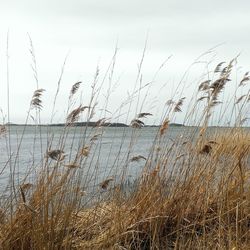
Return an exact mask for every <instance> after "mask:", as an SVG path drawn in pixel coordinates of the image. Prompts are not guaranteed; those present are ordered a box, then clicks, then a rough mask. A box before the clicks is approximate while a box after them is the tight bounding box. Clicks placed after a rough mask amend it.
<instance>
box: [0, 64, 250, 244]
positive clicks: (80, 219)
mask: <svg viewBox="0 0 250 250" xmlns="http://www.w3.org/2000/svg"><path fill="white" fill-rule="evenodd" d="M232 64H233V61H231V62H230V63H229V64H228V65H227V66H225V68H221V65H222V64H220V65H218V66H217V67H216V69H215V73H219V75H218V77H217V78H216V79H215V80H213V81H212V80H211V81H210V80H206V81H204V82H202V83H201V84H200V85H199V88H198V93H199V94H200V95H201V96H200V98H199V100H197V103H198V102H199V101H200V100H205V105H204V107H203V108H202V112H201V113H202V114H203V115H202V116H201V119H200V120H199V121H197V123H199V124H200V125H199V127H196V130H197V131H196V133H195V134H194V136H193V137H190V138H188V139H185V140H183V137H182V134H180V136H179V137H178V138H177V139H176V140H175V141H174V142H173V144H172V145H171V146H169V145H168V144H167V143H166V136H167V134H168V131H169V129H170V128H169V122H170V121H171V118H172V117H173V116H174V115H175V114H176V113H177V112H180V111H181V108H182V105H183V101H184V99H183V98H180V99H179V100H177V101H173V100H171V101H169V102H168V104H167V111H166V112H165V116H164V118H163V119H162V124H161V126H160V127H159V131H158V133H157V135H156V138H155V142H154V146H153V147H152V150H151V152H150V154H149V155H148V156H145V155H144V156H142V155H137V156H133V155H131V152H130V150H129V149H128V157H127V160H125V161H124V166H120V168H121V169H124V171H122V173H121V176H118V177H117V176H116V177H114V176H112V177H110V176H107V179H104V180H102V181H101V182H99V181H98V183H96V184H97V185H98V186H99V188H98V189H96V190H95V192H91V193H87V192H86V190H85V189H84V187H86V183H85V182H83V181H82V174H83V172H84V171H87V172H88V169H90V168H91V167H94V166H86V164H90V163H88V161H86V159H88V157H90V153H91V150H94V143H95V142H96V140H101V138H102V136H101V135H99V132H98V131H100V129H101V127H102V123H103V122H105V119H103V120H100V121H99V122H98V123H97V126H96V128H95V130H94V131H96V132H95V133H94V134H93V135H91V138H90V140H87V139H86V137H84V138H83V139H82V140H79V141H80V142H81V143H79V144H77V150H76V152H73V151H71V152H70V155H71V157H70V158H71V161H69V162H65V157H66V156H65V153H64V151H63V150H64V144H65V140H66V139H67V133H68V129H69V128H70V127H72V126H73V124H74V122H75V121H77V119H78V118H79V116H80V114H81V113H82V112H85V111H86V110H87V112H88V119H91V118H92V112H93V110H92V108H91V107H93V106H95V105H93V103H90V105H88V106H82V105H81V106H79V107H77V108H74V109H72V110H69V112H68V114H67V119H66V126H65V129H64V130H63V134H62V135H61V138H60V140H59V144H58V148H54V149H52V148H51V147H50V146H48V148H47V149H46V155H45V157H44V158H43V161H42V166H41V167H40V172H39V174H38V175H37V179H36V181H35V183H32V184H31V183H28V182H27V181H26V180H24V181H23V182H22V184H21V185H19V186H17V185H15V183H14V185H12V183H11V185H10V186H12V188H11V190H12V195H10V196H9V197H6V198H5V201H4V202H2V207H1V211H0V224H1V225H0V246H1V248H2V249H249V246H250V179H249V178H250V172H249V155H250V134H249V129H246V128H243V127H242V124H243V123H242V119H243V118H242V119H240V120H239V119H238V117H242V116H243V110H244V108H247V107H249V92H247V94H246V95H245V96H244V97H243V98H242V99H241V100H240V101H239V100H236V101H235V103H234V105H233V106H234V107H235V109H236V108H237V110H238V111H239V112H238V113H236V114H234V115H235V116H236V118H237V119H236V121H237V123H236V124H235V125H234V126H232V127H231V128H228V129H227V130H226V132H221V131H222V130H221V129H218V130H216V129H214V130H213V131H214V132H213V133H210V132H209V127H208V125H209V119H210V117H211V114H212V112H213V111H214V109H216V107H217V105H218V99H219V95H220V93H221V92H223V91H224V88H225V86H226V84H227V82H228V81H229V77H230V74H231V70H232V68H233V65H232ZM247 77H248V76H247V75H245V76H244V78H243V80H244V79H245V80H244V81H241V82H240V84H241V85H243V84H244V85H245V84H248V83H247V81H248V79H246V78H247ZM78 88H79V83H77V84H75V85H74V86H73V87H72V90H71V97H70V98H72V96H73V95H74V94H75V92H76V91H77V90H78ZM42 93H43V91H42V90H36V91H35V93H34V96H33V98H32V102H31V105H32V106H34V107H36V108H37V109H38V110H39V109H40V108H41V102H40V100H41V96H42ZM203 97H204V98H203ZM244 98H245V99H244ZM93 100H94V98H93ZM240 102H243V103H242V104H241V103H240ZM239 104H241V106H239ZM239 107H240V108H239ZM191 110H192V109H191ZM195 112H198V111H197V110H196V111H195V109H194V110H193V111H192V113H190V114H189V116H188V117H189V118H190V120H191V116H192V115H194V116H195V115H196V114H195ZM148 115H150V114H149V113H139V114H138V115H137V117H136V118H135V119H133V121H132V122H131V129H133V130H134V132H133V133H135V134H136V131H137V130H138V129H140V128H141V127H143V117H145V116H148ZM142 129H143V128H142ZM2 131H3V133H4V132H6V131H5V130H4V129H3V130H2ZM84 131H85V132H86V130H85V128H83V134H84ZM135 134H133V135H135ZM133 138H134V137H133ZM133 138H132V139H133ZM49 139H50V138H48V141H49ZM49 145H50V144H49ZM131 145H132V144H131ZM95 153H96V152H95ZM131 161H145V164H144V168H143V170H142V171H141V174H140V175H139V176H138V178H137V180H136V181H135V182H134V184H131V185H134V186H133V187H132V188H131V187H127V190H130V192H127V191H126V185H125V184H124V183H125V182H126V171H125V169H126V167H127V165H128V163H129V162H131ZM12 167H13V166H12ZM115 178H116V179H115ZM92 179H94V180H98V178H97V177H95V176H94V177H92Z"/></svg>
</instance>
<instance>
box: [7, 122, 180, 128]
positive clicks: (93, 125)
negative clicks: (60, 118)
mask: <svg viewBox="0 0 250 250" xmlns="http://www.w3.org/2000/svg"><path fill="white" fill-rule="evenodd" d="M4 125H5V126H49V127H64V126H66V123H53V124H18V123H6V124H4ZM71 126H74V127H84V126H88V127H96V126H97V122H76V123H73V124H71ZM160 126H161V125H145V126H144V127H155V128H158V127H160ZM169 126H171V127H185V125H184V124H180V123H170V124H169ZM102 127H120V128H122V127H129V125H127V124H125V123H117V122H113V123H103V124H102Z"/></svg>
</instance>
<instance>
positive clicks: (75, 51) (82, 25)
mask: <svg viewBox="0 0 250 250" xmlns="http://www.w3.org/2000/svg"><path fill="white" fill-rule="evenodd" d="M249 9H250V1H247V0H246V1H244V0H239V1H235V0H228V1H224V0H222V1H215V0H210V1H200V0H190V1H180V0H154V1H153V0H144V1H141V0H127V1H119V0H106V1H100V0H99V1H97V0H71V1H66V0H61V1H55V0H50V1H49V0H42V1H38V0H34V1H27V0H22V1H11V0H9V1H3V0H0V108H1V110H2V115H1V116H2V117H3V118H5V120H6V119H7V113H8V112H7V103H8V101H7V96H8V95H7V84H6V82H7V75H8V76H9V97H10V98H9V110H10V121H12V122H15V123H23V122H24V121H25V118H26V115H27V111H28V109H29V104H30V100H31V97H32V94H33V92H34V90H35V89H36V88H37V84H36V81H35V79H34V72H33V70H32V68H31V65H32V64H33V63H32V55H31V53H30V51H29V50H30V48H31V45H30V40H29V39H30V38H31V40H32V44H33V48H34V51H33V53H34V55H35V59H36V65H37V75H38V87H39V88H43V89H45V90H46V91H45V92H44V94H43V97H42V100H43V109H42V111H41V119H42V122H43V123H47V122H50V121H51V115H52V109H53V108H52V106H53V102H54V96H55V93H56V90H57V83H58V79H59V77H60V72H61V68H62V65H63V62H64V60H65V58H66V57H67V60H66V64H65V67H64V71H63V76H62V80H61V84H60V90H59V93H58V96H57V99H56V106H55V109H54V111H55V113H53V122H62V121H64V117H65V114H66V112H67V107H68V96H69V91H70V89H71V86H72V84H74V83H75V82H77V81H82V85H81V89H80V91H79V93H78V95H77V96H76V99H75V106H77V105H79V103H80V101H81V102H82V103H83V105H88V102H89V99H90V95H91V94H90V93H91V90H92V89H91V85H92V83H93V79H94V76H95V72H96V68H97V67H98V68H99V71H100V75H99V83H98V84H101V83H102V79H103V77H104V75H105V72H106V71H107V68H108V66H109V64H110V63H111V61H112V57H113V55H114V52H115V49H116V48H117V55H116V60H115V67H114V73H113V75H112V84H113V85H112V86H113V87H112V91H111V92H112V93H110V98H109V103H108V104H107V105H105V95H106V93H108V89H109V86H110V85H109V84H110V82H109V79H110V77H109V76H110V73H108V77H107V79H106V80H105V81H104V83H103V85H102V90H101V92H100V95H99V99H100V100H98V101H99V106H98V108H97V111H96V117H94V118H93V119H96V120H97V119H99V118H100V117H101V116H102V115H105V116H108V114H110V113H105V114H104V113H102V111H101V110H102V107H105V108H106V109H107V110H108V111H109V112H111V113H115V112H116V111H117V110H119V107H120V106H121V105H122V103H124V101H126V98H128V96H129V95H130V94H131V93H132V92H133V91H134V89H137V88H138V86H139V84H140V82H138V81H137V85H135V84H136V79H137V72H138V65H139V64H140V60H141V58H142V53H143V50H144V48H145V46H146V50H145V55H144V61H143V65H142V70H141V73H142V80H141V85H142V86H144V85H146V84H147V83H151V85H150V87H148V86H147V87H145V88H144V89H143V90H142V92H141V96H140V97H139V104H138V105H136V103H135V104H133V105H134V106H133V105H132V109H131V110H130V114H129V119H132V118H133V117H134V116H135V113H136V112H139V111H143V112H151V113H152V114H153V116H152V117H151V118H150V120H148V122H149V123H157V121H158V120H159V119H160V118H161V115H162V107H163V106H164V103H165V102H166V101H167V100H168V99H169V98H172V96H173V95H176V98H177V97H178V98H179V97H182V96H184V95H185V96H186V97H187V98H191V97H192V95H193V91H194V89H196V88H197V84H198V80H199V79H200V78H199V77H200V76H201V75H202V74H203V73H204V64H202V62H203V61H210V60H211V61H212V64H213V63H214V65H216V64H217V63H219V62H221V61H229V60H231V59H232V58H234V57H235V56H237V55H238V54H239V53H240V56H239V59H238V64H239V72H240V73H239V74H243V73H244V72H245V71H248V70H249V69H250V61H249V58H250V33H249V30H250V15H249V14H250V11H249ZM7 34H8V35H7ZM7 36H8V60H7V57H6V54H7ZM29 37H30V38H29ZM210 48H213V52H212V53H209V54H206V55H205V56H204V57H202V58H199V56H200V55H201V54H203V53H205V52H207V51H209V49H210ZM197 58H199V60H198V61H201V63H198V64H197V65H196V64H195V65H194V66H192V67H190V65H192V63H193V62H194V61H195V60H196V59H197ZM7 62H8V67H9V70H8V74H7ZM161 66H162V67H161ZM159 68H160V70H158V69H159ZM187 69H189V70H188V73H187V74H185V72H186V70H187ZM156 73H157V74H156ZM180 81H183V82H184V84H185V87H183V88H180V89H179V90H177V91H176V92H175V88H176V87H177V86H178V83H179V82H180ZM143 91H144V92H143ZM145 95H146V96H147V100H145V101H143V100H144V96H145ZM136 98H137V97H136ZM79 100H80V101H79ZM136 100H138V99H136ZM32 112H34V111H32ZM126 112H127V111H126V109H124V110H122V111H118V112H116V113H115V114H113V115H112V119H115V117H120V118H119V119H120V120H119V121H126V122H127V120H126V117H127V114H126ZM183 118H184V114H180V115H179V117H177V118H176V120H177V121H179V122H181V120H182V119H183Z"/></svg>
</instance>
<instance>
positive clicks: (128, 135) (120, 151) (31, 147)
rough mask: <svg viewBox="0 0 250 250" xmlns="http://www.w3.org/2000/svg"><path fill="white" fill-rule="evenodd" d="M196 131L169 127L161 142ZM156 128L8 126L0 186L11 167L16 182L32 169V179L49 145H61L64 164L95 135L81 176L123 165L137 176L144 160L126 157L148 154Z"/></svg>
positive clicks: (1, 144)
mask: <svg viewBox="0 0 250 250" xmlns="http://www.w3.org/2000/svg"><path fill="white" fill-rule="evenodd" d="M196 130H197V129H196V128H192V127H170V128H169V129H168V131H167V136H166V138H164V142H163V143H164V144H165V145H169V146H171V145H172V144H173V142H174V141H176V140H177V138H180V136H181V138H182V140H186V139H190V138H191V137H192V136H194V134H195V131H196ZM210 130H211V131H213V130H214V129H210ZM221 130H225V128H223V129H221ZM157 131H158V128H156V127H145V128H142V129H136V130H134V129H132V128H128V127H126V128H108V127H106V128H102V130H97V129H93V128H88V129H87V130H85V128H81V127H74V128H70V129H69V130H67V131H66V133H65V131H64V128H63V127H35V126H26V127H23V126H11V127H9V132H8V133H7V134H6V136H2V137H0V187H4V186H5V185H6V184H7V183H8V181H9V178H10V167H11V168H12V169H14V170H15V171H14V172H15V176H14V178H15V180H16V183H17V184H19V183H20V182H21V180H22V179H23V178H24V177H25V176H26V175H27V173H28V171H30V172H31V174H30V176H29V178H28V180H29V181H31V182H32V178H34V177H35V175H36V173H37V172H39V171H40V169H41V165H42V161H43V160H44V158H45V155H46V151H47V149H48V148H49V147H50V149H59V148H60V145H64V147H63V150H64V152H65V153H66V154H67V156H66V158H65V163H69V162H70V161H72V159H73V157H74V156H75V154H76V152H77V149H78V147H79V145H90V140H91V138H92V139H93V137H94V138H95V136H96V138H97V140H95V141H94V144H93V147H92V148H91V150H90V154H89V156H88V158H87V163H86V164H85V165H86V166H88V167H87V168H86V169H85V170H84V169H83V170H82V173H83V175H84V174H85V175H86V176H85V178H90V177H89V176H97V177H98V178H99V180H101V179H103V178H106V177H108V176H114V175H119V174H120V173H121V172H122V171H123V170H124V166H126V175H127V176H128V177H132V178H133V177H136V176H137V175H138V174H139V173H140V172H141V170H142V168H143V166H144V161H143V160H141V161H139V162H129V160H128V159H129V158H131V157H133V156H136V155H142V156H145V157H147V156H148V154H149V152H150V150H151V149H152V147H153V146H154V145H156V144H155V143H154V142H155V137H156V134H157ZM100 134H101V135H100ZM62 135H64V137H63V138H62ZM10 158H11V159H10ZM10 161H11V164H10ZM128 162H129V164H128ZM95 178H96V177H95Z"/></svg>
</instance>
